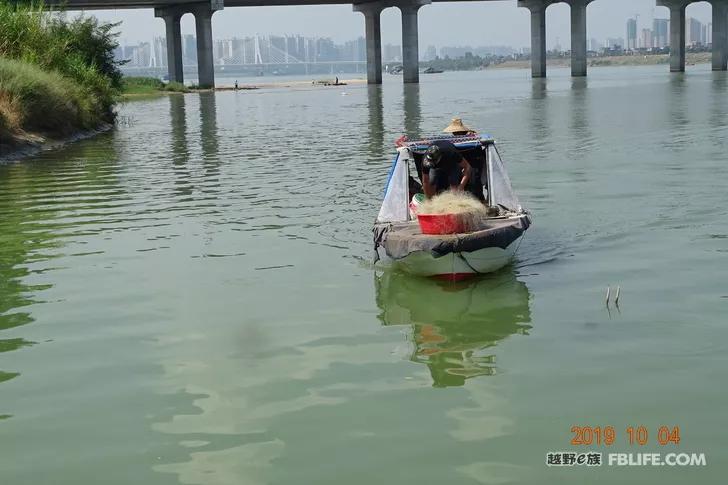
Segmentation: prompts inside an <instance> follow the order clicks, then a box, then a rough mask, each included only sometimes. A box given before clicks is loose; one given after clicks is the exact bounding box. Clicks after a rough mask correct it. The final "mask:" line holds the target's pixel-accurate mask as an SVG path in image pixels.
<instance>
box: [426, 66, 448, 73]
mask: <svg viewBox="0 0 728 485" xmlns="http://www.w3.org/2000/svg"><path fill="white" fill-rule="evenodd" d="M443 72H445V71H443V70H442V69H435V68H434V67H428V68H427V69H425V70H424V71H422V74H442V73H443Z"/></svg>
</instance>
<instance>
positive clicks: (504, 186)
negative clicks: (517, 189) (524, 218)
mask: <svg viewBox="0 0 728 485" xmlns="http://www.w3.org/2000/svg"><path fill="white" fill-rule="evenodd" d="M488 166H489V169H490V203H491V205H501V206H503V207H505V208H506V209H509V210H512V211H514V212H520V211H521V206H520V204H519V203H518V197H516V194H515V193H514V192H513V187H511V180H510V178H508V172H506V168H505V166H504V165H503V161H502V160H501V157H500V155H499V154H498V150H496V148H495V145H490V146H488Z"/></svg>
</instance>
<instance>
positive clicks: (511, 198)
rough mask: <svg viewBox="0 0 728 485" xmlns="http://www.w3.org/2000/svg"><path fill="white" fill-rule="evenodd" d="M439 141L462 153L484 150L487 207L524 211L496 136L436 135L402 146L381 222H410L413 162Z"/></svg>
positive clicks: (397, 156) (385, 195)
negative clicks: (448, 143) (471, 150)
mask: <svg viewBox="0 0 728 485" xmlns="http://www.w3.org/2000/svg"><path fill="white" fill-rule="evenodd" d="M438 140H447V141H449V142H451V143H453V144H454V145H455V147H456V148H457V149H459V150H462V151H465V150H470V149H477V148H479V147H480V148H481V149H482V150H483V155H484V157H485V165H484V167H483V170H482V173H481V184H482V185H483V191H484V193H487V197H486V200H485V203H486V205H488V206H499V207H501V208H502V209H504V210H505V211H506V212H510V213H513V214H521V213H523V212H524V211H523V209H522V208H521V206H520V205H519V203H518V198H517V197H516V195H515V193H514V192H513V188H512V186H511V182H510V179H509V177H508V173H507V172H506V169H505V166H504V164H503V160H502V159H501V157H500V153H499V152H498V149H497V148H496V145H495V140H494V139H493V138H492V137H490V136H480V135H466V136H452V135H444V136H443V135H436V136H432V137H428V138H424V139H421V140H414V141H404V142H402V143H401V144H400V146H399V148H398V149H397V155H396V156H395V157H394V160H393V161H392V167H391V169H390V172H389V176H388V177H387V183H386V185H385V188H384V200H383V201H382V207H381V208H380V210H379V214H378V216H377V221H376V222H377V223H387V222H389V223H391V222H407V221H409V220H411V216H410V211H409V203H410V200H411V198H412V194H410V179H411V177H410V163H409V162H410V161H413V162H414V159H415V155H416V154H417V155H420V156H421V155H422V154H424V153H425V152H426V151H427V149H428V148H429V147H430V146H431V145H432V144H433V142H435V141H438Z"/></svg>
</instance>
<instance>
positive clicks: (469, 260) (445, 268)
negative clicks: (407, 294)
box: [378, 236, 523, 279]
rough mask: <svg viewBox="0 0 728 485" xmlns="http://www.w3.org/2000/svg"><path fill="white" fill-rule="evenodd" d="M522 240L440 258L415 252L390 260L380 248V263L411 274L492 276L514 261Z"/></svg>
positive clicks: (453, 277)
mask: <svg viewBox="0 0 728 485" xmlns="http://www.w3.org/2000/svg"><path fill="white" fill-rule="evenodd" d="M522 239H523V236H521V237H519V238H518V239H516V240H514V241H513V242H512V243H511V244H510V245H508V246H507V247H506V248H505V249H502V248H499V247H489V248H483V249H478V250H476V251H473V252H468V253H465V252H459V253H450V254H446V255H445V256H442V257H439V258H436V257H434V256H433V255H432V254H431V253H430V252H427V251H416V252H413V253H411V254H409V255H407V256H406V257H404V258H402V259H399V260H396V261H395V260H392V259H391V258H389V257H388V256H387V255H386V252H385V251H384V250H383V249H382V248H379V250H378V252H379V256H380V260H381V261H382V262H385V263H390V264H391V265H392V267H393V268H396V269H401V270H402V271H406V272H408V273H411V274H415V275H419V276H432V277H439V278H445V279H463V278H467V277H469V276H475V275H478V274H485V273H492V272H494V271H498V270H499V269H501V268H503V267H504V266H506V265H507V264H508V263H510V262H511V261H512V260H513V257H514V256H515V254H516V251H517V250H518V247H519V246H520V244H521V240H522Z"/></svg>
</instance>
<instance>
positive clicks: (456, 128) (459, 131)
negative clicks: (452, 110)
mask: <svg viewBox="0 0 728 485" xmlns="http://www.w3.org/2000/svg"><path fill="white" fill-rule="evenodd" d="M442 132H443V133H450V134H451V135H452V136H466V135H477V133H476V132H475V131H474V130H471V129H470V128H468V127H467V126H465V125H464V124H463V120H462V119H461V118H453V119H452V121H451V122H450V124H449V125H447V127H445V129H444V130H442Z"/></svg>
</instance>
